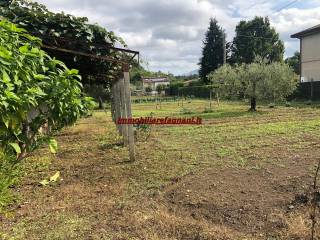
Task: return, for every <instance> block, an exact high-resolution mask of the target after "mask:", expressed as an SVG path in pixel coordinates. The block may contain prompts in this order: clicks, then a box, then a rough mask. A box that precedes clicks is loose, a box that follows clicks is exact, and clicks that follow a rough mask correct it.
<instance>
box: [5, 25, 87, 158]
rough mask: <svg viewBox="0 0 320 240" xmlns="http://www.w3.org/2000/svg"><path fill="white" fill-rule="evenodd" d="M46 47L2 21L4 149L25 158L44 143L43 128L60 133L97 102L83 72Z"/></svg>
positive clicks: (14, 26) (20, 29)
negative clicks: (85, 93)
mask: <svg viewBox="0 0 320 240" xmlns="http://www.w3.org/2000/svg"><path fill="white" fill-rule="evenodd" d="M40 46H41V42H40V39H38V38H36V37H33V36H31V35H29V34H27V33H26V31H25V30H24V29H22V28H18V27H16V25H14V24H12V23H9V22H7V21H4V20H3V21H0V76H1V78H0V116H1V117H0V139H1V140H0V150H1V151H2V152H5V153H13V152H16V153H17V154H18V155H19V156H20V157H21V156H23V154H25V153H27V152H31V151H32V150H33V149H34V148H35V147H37V146H38V144H39V143H41V139H43V138H41V136H40V135H41V134H39V130H40V128H41V127H42V126H44V125H45V124H46V125H47V128H48V129H50V130H52V131H55V130H59V129H61V128H62V127H64V126H66V125H69V124H72V123H74V122H75V121H76V120H77V119H78V118H79V117H80V116H81V115H83V114H85V113H86V112H87V110H88V108H89V106H90V104H91V101H90V99H89V98H86V97H84V96H83V94H82V91H81V89H82V85H81V83H80V76H79V75H78V71H77V70H75V69H72V70H70V69H68V68H67V67H66V66H65V64H64V63H62V62H61V61H58V60H56V59H54V58H51V57H50V56H49V55H48V54H47V53H45V52H44V51H43V50H41V49H40ZM51 142H52V141H51Z"/></svg>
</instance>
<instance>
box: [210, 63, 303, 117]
mask: <svg viewBox="0 0 320 240" xmlns="http://www.w3.org/2000/svg"><path fill="white" fill-rule="evenodd" d="M208 78H209V79H210V80H211V82H212V83H213V84H215V85H218V89H219V90H220V92H221V93H222V94H224V96H229V97H234V96H244V97H248V98H250V99H251V110H252V111H255V110H256V100H257V99H261V100H268V101H272V102H275V101H280V100H284V99H285V98H286V97H288V96H289V95H290V94H292V93H293V92H294V90H295V89H296V88H297V84H298V81H297V77H296V75H295V74H294V72H293V70H292V68H291V67H290V66H288V65H287V64H285V63H281V62H273V63H270V64H268V63H267V62H266V61H264V60H262V59H261V58H260V59H257V60H256V61H255V62H253V63H250V64H241V65H235V66H233V67H232V66H230V65H224V66H222V67H221V68H219V69H217V70H216V71H215V72H212V73H211V74H209V76H208Z"/></svg>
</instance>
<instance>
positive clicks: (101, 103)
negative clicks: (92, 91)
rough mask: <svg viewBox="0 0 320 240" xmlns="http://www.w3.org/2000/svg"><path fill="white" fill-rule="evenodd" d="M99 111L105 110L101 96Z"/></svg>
mask: <svg viewBox="0 0 320 240" xmlns="http://www.w3.org/2000/svg"><path fill="white" fill-rule="evenodd" d="M99 109H103V101H102V98H101V97H100V96H99Z"/></svg>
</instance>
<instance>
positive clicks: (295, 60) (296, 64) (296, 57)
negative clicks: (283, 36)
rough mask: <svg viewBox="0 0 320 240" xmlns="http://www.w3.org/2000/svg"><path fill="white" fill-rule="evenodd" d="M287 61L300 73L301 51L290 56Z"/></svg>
mask: <svg viewBox="0 0 320 240" xmlns="http://www.w3.org/2000/svg"><path fill="white" fill-rule="evenodd" d="M285 63H286V64H288V65H289V66H290V67H292V68H293V70H294V72H295V73H296V74H298V75H300V53H299V52H295V53H294V55H293V56H292V57H288V58H287V59H286V60H285Z"/></svg>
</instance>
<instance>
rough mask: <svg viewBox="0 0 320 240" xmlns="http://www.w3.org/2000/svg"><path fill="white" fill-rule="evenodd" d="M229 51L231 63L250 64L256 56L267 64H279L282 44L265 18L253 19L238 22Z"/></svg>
mask: <svg viewBox="0 0 320 240" xmlns="http://www.w3.org/2000/svg"><path fill="white" fill-rule="evenodd" d="M231 51H232V56H231V62H232V63H238V64H242V63H252V62H254V60H255V58H256V57H257V56H261V57H262V58H264V59H266V60H267V61H268V62H276V61H279V62H281V61H283V54H284V44H283V42H282V41H281V40H280V39H279V34H278V33H277V32H276V30H275V29H274V28H273V27H271V25H270V21H269V19H268V18H267V17H266V18H263V17H255V18H254V19H253V20H250V21H240V23H239V24H238V25H237V26H236V36H235V37H234V39H233V44H232V49H231Z"/></svg>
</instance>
